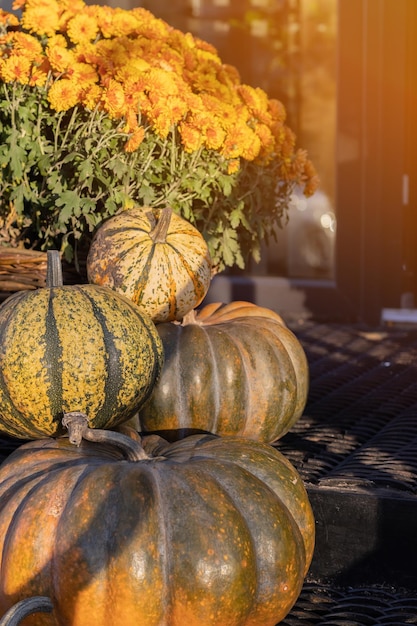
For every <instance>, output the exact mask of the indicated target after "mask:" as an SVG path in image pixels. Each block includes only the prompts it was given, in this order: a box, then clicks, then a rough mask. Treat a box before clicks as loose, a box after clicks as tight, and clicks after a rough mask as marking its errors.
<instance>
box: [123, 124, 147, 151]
mask: <svg viewBox="0 0 417 626" xmlns="http://www.w3.org/2000/svg"><path fill="white" fill-rule="evenodd" d="M144 138H145V129H144V128H143V126H139V128H137V129H136V130H135V131H134V132H133V133H132V136H131V137H129V139H128V140H127V142H126V143H125V146H124V149H125V152H134V151H135V150H137V149H138V148H139V146H140V144H141V143H142V141H143V140H144Z"/></svg>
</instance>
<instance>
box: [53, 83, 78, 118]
mask: <svg viewBox="0 0 417 626" xmlns="http://www.w3.org/2000/svg"><path fill="white" fill-rule="evenodd" d="M80 94H81V90H80V87H79V85H78V84H77V83H76V82H75V81H73V80H70V79H68V78H62V79H60V80H56V81H55V82H54V83H52V85H51V87H50V88H49V91H48V101H49V103H50V105H51V107H52V108H53V109H54V110H55V111H58V112H60V111H68V110H69V109H72V108H73V107H74V106H75V105H76V104H78V102H79V97H80Z"/></svg>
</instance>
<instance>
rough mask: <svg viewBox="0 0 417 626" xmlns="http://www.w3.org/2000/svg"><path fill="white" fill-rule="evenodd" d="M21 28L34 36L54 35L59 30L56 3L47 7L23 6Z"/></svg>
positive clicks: (51, 3)
mask: <svg viewBox="0 0 417 626" xmlns="http://www.w3.org/2000/svg"><path fill="white" fill-rule="evenodd" d="M22 26H23V28H25V29H26V30H28V31H29V32H31V33H35V34H36V35H41V36H42V35H54V34H55V32H56V31H57V30H58V28H59V6H58V2H52V1H51V2H50V3H49V4H47V5H39V6H33V7H31V6H30V5H26V6H25V11H24V13H23V15H22Z"/></svg>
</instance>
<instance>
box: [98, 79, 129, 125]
mask: <svg viewBox="0 0 417 626" xmlns="http://www.w3.org/2000/svg"><path fill="white" fill-rule="evenodd" d="M102 104H103V107H104V110H105V111H107V113H108V114H109V116H110V117H112V118H117V117H121V116H122V115H123V113H124V112H125V110H126V100H125V92H124V89H123V87H122V85H121V84H120V83H118V82H117V81H115V80H110V81H109V83H108V85H107V86H106V89H105V91H104V93H103V96H102Z"/></svg>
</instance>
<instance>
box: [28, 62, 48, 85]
mask: <svg viewBox="0 0 417 626" xmlns="http://www.w3.org/2000/svg"><path fill="white" fill-rule="evenodd" d="M49 71H50V65H49V61H48V60H47V59H45V60H44V62H43V63H41V64H40V65H38V66H35V65H32V70H31V74H30V78H29V85H30V86H31V87H44V86H45V85H46V83H47V80H48V75H49Z"/></svg>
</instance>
